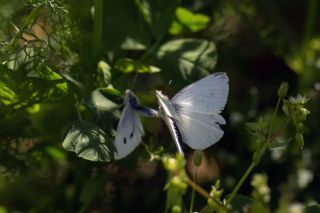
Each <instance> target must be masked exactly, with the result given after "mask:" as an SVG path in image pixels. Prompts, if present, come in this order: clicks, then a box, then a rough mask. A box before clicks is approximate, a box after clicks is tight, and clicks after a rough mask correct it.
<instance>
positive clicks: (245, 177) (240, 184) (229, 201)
mask: <svg viewBox="0 0 320 213" xmlns="http://www.w3.org/2000/svg"><path fill="white" fill-rule="evenodd" d="M254 167H255V164H254V162H252V163H251V164H250V166H249V167H248V169H247V170H246V172H245V173H244V174H243V176H242V177H241V179H240V181H239V182H238V184H237V185H236V187H235V188H234V189H233V191H232V192H231V194H230V196H229V197H228V199H227V201H226V204H225V206H228V205H229V204H230V203H231V201H232V199H233V198H234V196H235V195H236V194H237V193H238V191H239V189H240V187H241V186H242V184H243V182H244V181H245V180H246V179H247V177H248V176H249V174H250V173H251V171H252V170H253V168H254Z"/></svg>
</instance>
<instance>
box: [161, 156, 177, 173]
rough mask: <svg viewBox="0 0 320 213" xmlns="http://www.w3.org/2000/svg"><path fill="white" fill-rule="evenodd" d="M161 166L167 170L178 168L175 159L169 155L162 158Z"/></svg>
mask: <svg viewBox="0 0 320 213" xmlns="http://www.w3.org/2000/svg"><path fill="white" fill-rule="evenodd" d="M162 162H163V166H164V167H165V168H166V169H167V170H169V171H175V170H177V168H178V163H177V160H176V159H174V158H171V157H165V158H163V160H162Z"/></svg>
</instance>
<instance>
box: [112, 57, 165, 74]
mask: <svg viewBox="0 0 320 213" xmlns="http://www.w3.org/2000/svg"><path fill="white" fill-rule="evenodd" d="M114 67H115V69H117V70H120V71H121V72H123V73H132V72H136V73H149V74H152V73H158V72H160V69H159V68H157V67H154V66H148V65H145V64H143V63H141V62H139V61H134V60H132V59H129V58H121V59H119V60H118V61H116V63H115V65H114Z"/></svg>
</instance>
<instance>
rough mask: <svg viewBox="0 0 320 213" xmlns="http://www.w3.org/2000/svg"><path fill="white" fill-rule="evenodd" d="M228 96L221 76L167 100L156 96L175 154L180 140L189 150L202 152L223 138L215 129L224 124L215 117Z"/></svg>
mask: <svg viewBox="0 0 320 213" xmlns="http://www.w3.org/2000/svg"><path fill="white" fill-rule="evenodd" d="M228 92H229V86H228V76H227V75H226V74H225V73H215V74H211V75H209V76H207V77H205V78H203V79H201V80H199V81H197V82H195V83H193V84H190V85H189V86H187V87H185V88H184V89H182V90H181V91H180V92H178V93H177V94H176V95H175V96H174V97H173V98H172V99H171V100H169V98H168V97H167V96H165V95H163V94H162V93H161V92H160V91H157V92H156V95H157V98H158V102H159V105H160V107H159V116H160V117H161V118H162V119H163V120H164V121H165V123H166V124H167V126H168V128H169V130H170V132H171V134H172V136H173V139H174V141H175V143H176V145H177V148H178V151H179V152H182V149H181V146H180V144H181V140H182V141H183V142H184V143H186V144H187V145H188V146H190V147H191V148H193V149H206V148H207V147H209V146H211V145H212V144H214V143H216V142H217V141H218V140H219V139H220V138H221V137H222V136H223V131H222V130H221V129H220V127H219V125H220V124H225V120H224V118H223V117H222V116H221V115H220V114H219V113H220V112H221V111H222V109H223V108H224V106H225V104H226V101H227V97H228ZM177 132H178V133H177ZM179 135H180V139H179Z"/></svg>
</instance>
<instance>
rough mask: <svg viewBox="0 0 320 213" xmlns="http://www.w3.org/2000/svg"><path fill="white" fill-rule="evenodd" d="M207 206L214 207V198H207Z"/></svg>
mask: <svg viewBox="0 0 320 213" xmlns="http://www.w3.org/2000/svg"><path fill="white" fill-rule="evenodd" d="M208 206H210V207H211V208H216V207H217V204H216V202H214V200H213V199H212V198H209V199H208Z"/></svg>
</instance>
